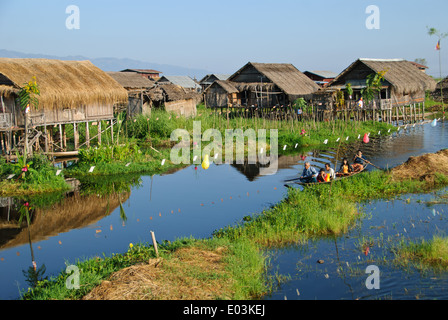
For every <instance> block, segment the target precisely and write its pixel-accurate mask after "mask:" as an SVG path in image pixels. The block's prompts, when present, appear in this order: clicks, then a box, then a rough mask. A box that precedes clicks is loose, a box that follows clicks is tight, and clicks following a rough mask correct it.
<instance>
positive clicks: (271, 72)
mask: <svg viewBox="0 0 448 320" xmlns="http://www.w3.org/2000/svg"><path fill="white" fill-rule="evenodd" d="M250 66H252V67H254V68H255V69H256V70H257V71H258V72H260V73H261V74H263V75H264V76H265V77H266V78H268V79H269V80H270V81H271V82H272V83H274V84H275V85H277V87H278V88H280V90H282V91H283V92H284V93H285V94H287V95H291V96H301V95H306V94H310V93H313V92H315V91H317V90H319V86H318V85H317V84H316V83H314V81H313V80H311V79H310V78H308V77H307V76H306V75H304V74H303V73H302V72H300V71H299V70H298V69H297V68H296V67H294V66H293V65H292V64H289V63H255V62H249V63H248V64H246V65H245V66H244V67H242V68H241V69H240V70H238V71H237V72H236V73H234V74H233V75H232V76H231V77H230V78H229V80H230V81H234V80H235V78H236V77H237V76H238V75H239V74H240V73H242V72H243V71H244V70H245V69H246V68H248V67H250Z"/></svg>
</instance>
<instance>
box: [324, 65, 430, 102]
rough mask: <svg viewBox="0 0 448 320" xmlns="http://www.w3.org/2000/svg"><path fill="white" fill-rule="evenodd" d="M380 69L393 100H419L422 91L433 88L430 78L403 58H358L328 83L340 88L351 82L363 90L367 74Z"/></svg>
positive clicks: (422, 95)
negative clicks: (383, 72)
mask: <svg viewBox="0 0 448 320" xmlns="http://www.w3.org/2000/svg"><path fill="white" fill-rule="evenodd" d="M382 71H386V73H385V75H384V82H383V87H384V88H388V94H389V95H390V96H391V97H393V96H395V98H396V100H398V101H400V102H403V103H404V104H406V103H410V102H412V101H414V100H418V102H421V101H420V100H421V99H424V96H425V92H426V91H428V90H429V91H433V90H434V89H435V87H436V82H435V81H434V79H433V78H431V77H430V76H428V75H427V74H426V73H424V72H421V70H420V69H419V68H418V67H417V66H416V65H415V64H413V63H411V62H409V61H407V60H403V59H358V60H356V61H355V62H353V63H352V64H351V65H350V66H349V67H348V68H346V69H345V70H344V71H342V72H341V73H340V74H339V75H338V76H337V77H336V78H335V79H334V80H333V81H332V82H330V83H329V85H328V86H330V87H339V88H342V89H343V88H345V86H346V85H347V84H348V83H350V84H352V87H353V88H354V89H362V88H363V87H365V86H366V79H367V77H368V76H369V75H370V74H374V73H378V72H382ZM395 98H394V99H395ZM422 101H423V100H422ZM414 102H415V101H414Z"/></svg>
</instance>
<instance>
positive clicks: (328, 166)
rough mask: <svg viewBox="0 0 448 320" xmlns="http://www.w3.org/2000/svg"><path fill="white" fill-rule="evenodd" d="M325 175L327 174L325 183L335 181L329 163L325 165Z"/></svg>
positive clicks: (334, 175) (334, 174)
mask: <svg viewBox="0 0 448 320" xmlns="http://www.w3.org/2000/svg"><path fill="white" fill-rule="evenodd" d="M325 173H326V174H327V181H330V180H334V179H336V173H335V172H334V169H333V168H332V167H331V164H330V163H326V164H325Z"/></svg>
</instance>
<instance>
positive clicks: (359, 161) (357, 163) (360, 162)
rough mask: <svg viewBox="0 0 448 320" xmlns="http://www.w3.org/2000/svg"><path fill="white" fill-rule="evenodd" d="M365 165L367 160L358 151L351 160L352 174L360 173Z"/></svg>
mask: <svg viewBox="0 0 448 320" xmlns="http://www.w3.org/2000/svg"><path fill="white" fill-rule="evenodd" d="M366 164H367V159H366V158H364V156H363V155H362V151H361V150H358V152H357V153H356V155H355V158H354V159H353V171H354V172H360V171H362V170H364V168H365V167H366Z"/></svg>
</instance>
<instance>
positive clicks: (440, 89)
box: [431, 77, 448, 102]
mask: <svg viewBox="0 0 448 320" xmlns="http://www.w3.org/2000/svg"><path fill="white" fill-rule="evenodd" d="M442 94H443V101H444V102H446V101H448V77H446V78H445V79H443V80H442V81H439V82H438V83H437V86H436V89H435V90H434V91H433V92H431V98H432V99H433V100H435V101H438V102H441V101H442V99H441V95H442Z"/></svg>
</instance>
